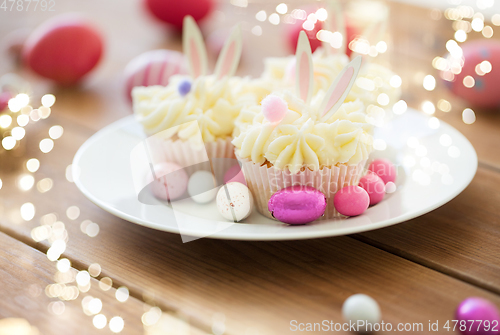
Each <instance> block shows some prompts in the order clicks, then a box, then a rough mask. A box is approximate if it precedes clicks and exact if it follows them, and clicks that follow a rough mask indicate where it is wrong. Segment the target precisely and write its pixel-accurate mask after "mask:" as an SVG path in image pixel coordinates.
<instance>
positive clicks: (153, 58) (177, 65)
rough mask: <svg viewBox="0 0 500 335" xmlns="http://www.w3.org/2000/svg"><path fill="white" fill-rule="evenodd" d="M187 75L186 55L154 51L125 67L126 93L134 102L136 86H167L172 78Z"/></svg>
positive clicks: (146, 53) (144, 54)
mask: <svg viewBox="0 0 500 335" xmlns="http://www.w3.org/2000/svg"><path fill="white" fill-rule="evenodd" d="M185 73H187V67H186V59H185V57H184V55H183V54H182V53H180V52H178V51H173V50H152V51H147V52H145V53H143V54H140V55H139V56H137V57H135V58H134V59H132V60H131V61H130V62H129V63H128V64H127V66H126V67H125V71H124V77H125V92H126V94H127V98H128V99H129V101H132V96H131V92H132V89H133V88H134V87H136V86H152V85H162V86H166V85H167V84H168V81H169V79H170V77H171V76H173V75H175V74H185Z"/></svg>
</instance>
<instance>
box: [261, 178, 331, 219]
mask: <svg viewBox="0 0 500 335" xmlns="http://www.w3.org/2000/svg"><path fill="white" fill-rule="evenodd" d="M267 208H268V209H269V211H270V212H271V213H272V215H273V217H274V218H276V219H277V220H280V221H281V222H285V223H288V224H304V223H308V222H312V221H314V220H316V219H318V218H319V217H320V216H321V215H323V213H324V212H325V209H326V198H325V195H324V194H323V193H322V192H320V191H318V190H317V189H315V188H314V187H311V186H303V185H295V186H290V187H287V188H284V189H282V190H279V191H278V192H276V193H274V194H273V195H272V196H271V199H269V202H268V203H267Z"/></svg>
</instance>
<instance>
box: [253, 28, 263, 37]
mask: <svg viewBox="0 0 500 335" xmlns="http://www.w3.org/2000/svg"><path fill="white" fill-rule="evenodd" d="M252 34H254V35H255V36H261V35H262V28H261V27H260V26H254V27H253V28H252Z"/></svg>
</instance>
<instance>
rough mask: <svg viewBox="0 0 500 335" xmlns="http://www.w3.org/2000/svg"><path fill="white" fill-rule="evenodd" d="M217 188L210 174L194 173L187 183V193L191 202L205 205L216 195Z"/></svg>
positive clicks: (203, 172)
mask: <svg viewBox="0 0 500 335" xmlns="http://www.w3.org/2000/svg"><path fill="white" fill-rule="evenodd" d="M217 191H218V187H217V185H216V184H215V178H214V176H213V174H212V173H211V172H208V171H204V170H201V171H196V172H195V173H193V174H192V175H191V177H190V178H189V182H188V193H189V196H190V197H191V199H193V201H195V202H197V203H199V204H206V203H207V202H210V201H212V200H213V199H214V198H215V196H216V195H217Z"/></svg>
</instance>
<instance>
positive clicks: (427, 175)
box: [73, 110, 477, 241]
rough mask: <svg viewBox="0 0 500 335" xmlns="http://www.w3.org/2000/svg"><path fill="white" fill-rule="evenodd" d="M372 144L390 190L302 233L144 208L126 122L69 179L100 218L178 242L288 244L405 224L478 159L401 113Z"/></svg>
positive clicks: (447, 135) (204, 209)
mask: <svg viewBox="0 0 500 335" xmlns="http://www.w3.org/2000/svg"><path fill="white" fill-rule="evenodd" d="M375 137H376V142H375V147H376V148H377V149H378V150H375V152H374V154H373V157H386V158H389V159H391V160H392V161H393V162H395V163H396V164H397V165H399V168H398V180H397V183H396V184H397V190H396V191H395V192H394V193H391V194H387V195H386V198H385V199H384V201H382V202H381V203H379V204H378V205H376V206H373V207H371V208H369V209H368V210H367V211H366V212H365V213H364V214H363V215H361V216H359V217H352V218H348V219H336V220H329V221H317V222H313V223H311V224H308V225H301V226H289V225H286V224H282V223H280V222H277V221H273V220H270V219H267V218H265V217H264V216H262V215H260V214H259V213H257V212H254V213H252V215H251V216H250V217H249V218H247V219H246V220H245V221H244V223H232V222H227V221H226V220H224V219H223V218H222V216H220V215H219V214H218V212H217V209H216V205H215V203H214V202H212V203H209V204H206V205H199V204H196V203H194V202H192V200H190V199H186V200H183V201H181V202H180V203H179V204H177V205H176V207H175V210H173V209H172V207H170V206H169V205H168V204H166V203H164V202H161V201H158V200H156V199H154V198H153V197H152V196H150V198H149V199H147V200H148V201H147V202H148V203H150V204H144V203H142V202H141V201H139V200H138V196H137V194H136V192H135V191H134V186H133V182H132V176H131V168H130V153H131V150H132V148H133V147H135V146H136V145H137V144H138V143H140V142H141V141H142V140H143V139H144V135H143V134H142V130H141V127H140V125H139V124H137V122H135V120H134V118H133V117H132V116H129V117H126V118H124V119H122V120H119V121H117V122H115V123H113V124H111V125H109V126H107V127H105V128H104V129H102V130H100V131H99V132H97V133H96V134H95V135H93V136H92V137H91V138H89V139H88V140H87V141H86V142H85V143H84V144H83V145H82V147H81V148H80V149H79V150H78V152H77V154H76V156H75V158H74V161H73V174H74V176H73V178H74V180H75V183H76V185H77V186H78V188H79V189H80V190H81V191H82V192H83V194H85V196H87V197H88V198H89V199H90V200H91V201H92V202H94V203H95V204H96V205H98V206H99V207H101V208H103V209H104V210H106V211H108V212H110V213H112V214H113V215H116V216H118V217H120V218H122V219H125V220H128V221H130V222H134V223H137V224H140V225H143V226H146V227H150V228H153V229H158V230H163V231H168V232H172V233H180V234H181V235H182V237H183V240H185V241H186V240H190V239H193V238H195V237H196V238H197V237H210V238H219V239H234V240H294V239H308V238H318V237H327V236H337V235H346V234H353V233H359V232H364V231H368V230H373V229H378V228H383V227H387V226H390V225H394V224H397V223H400V222H404V221H407V220H410V219H412V218H415V217H417V216H420V215H423V214H425V213H428V212H430V211H432V210H434V209H436V208H438V207H439V206H442V205H443V204H445V203H447V202H448V201H450V200H451V199H453V198H454V197H455V196H457V195H458V194H459V193H460V192H462V191H463V190H464V189H465V187H467V185H469V183H470V182H471V180H472V178H473V177H474V175H475V173H476V169H477V155H476V152H475V151H474V148H473V147H472V145H471V144H470V142H469V141H468V140H467V139H466V138H465V137H464V136H463V135H462V134H461V133H459V132H458V131H457V130H455V129H454V128H453V127H451V126H449V125H448V124H446V123H444V122H442V121H439V120H438V119H436V118H430V117H428V116H427V115H424V114H422V113H419V112H416V111H413V110H408V111H407V112H406V113H404V114H403V115H401V116H399V117H397V118H396V119H394V120H393V121H392V122H390V123H389V124H388V125H387V126H385V127H384V128H383V129H379V130H378V131H377V133H376V136H375ZM142 201H144V200H142ZM152 204H153V205H152ZM188 236H193V237H188Z"/></svg>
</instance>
